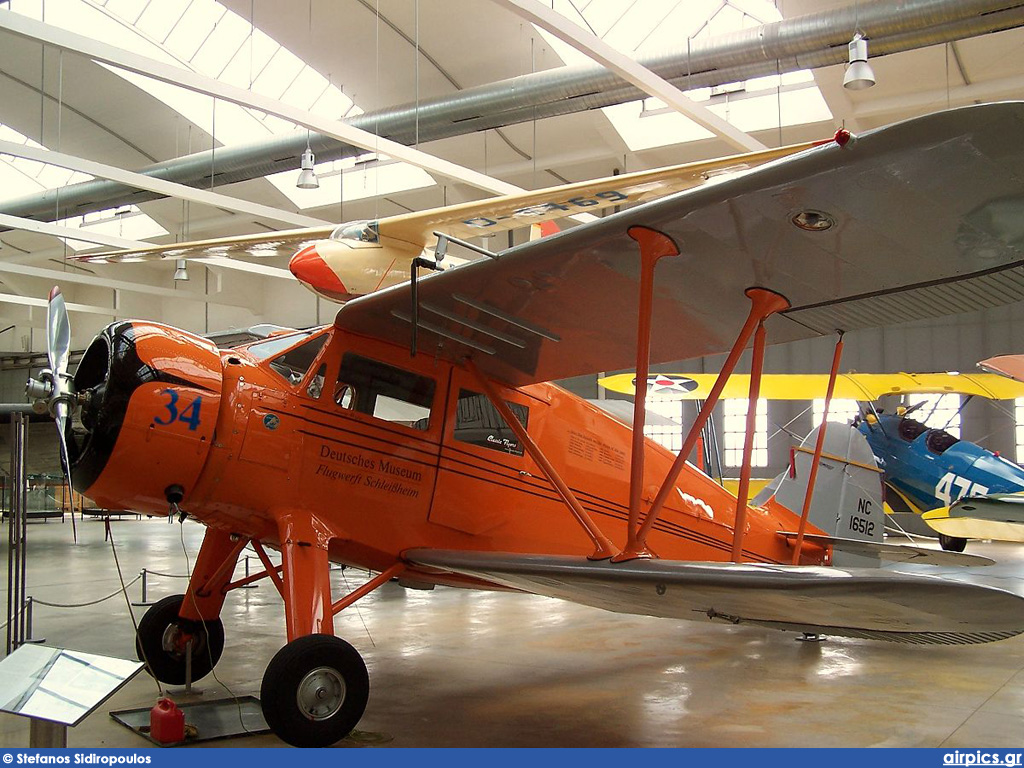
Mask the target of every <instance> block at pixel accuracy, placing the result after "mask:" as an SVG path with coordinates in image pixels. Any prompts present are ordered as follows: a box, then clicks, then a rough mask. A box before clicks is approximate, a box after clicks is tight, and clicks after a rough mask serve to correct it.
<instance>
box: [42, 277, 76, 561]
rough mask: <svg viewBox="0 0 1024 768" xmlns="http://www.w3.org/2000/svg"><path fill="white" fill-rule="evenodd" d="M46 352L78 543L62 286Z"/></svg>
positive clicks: (53, 295) (49, 317) (49, 319)
mask: <svg viewBox="0 0 1024 768" xmlns="http://www.w3.org/2000/svg"><path fill="white" fill-rule="evenodd" d="M46 354H47V357H48V358H49V360H50V370H51V371H52V372H53V393H52V398H53V399H52V400H51V403H52V408H53V418H54V421H55V422H56V423H57V437H58V439H59V440H60V463H61V468H62V469H63V470H64V477H65V479H66V480H67V483H68V491H69V492H70V493H71V534H72V536H73V537H74V540H75V543H76V544H77V543H78V527H77V525H76V524H75V490H74V485H72V484H71V457H70V456H69V455H68V440H67V429H68V423H69V421H70V418H71V408H70V405H69V404H68V401H67V400H66V399H64V396H65V395H67V394H68V393H69V392H70V390H71V387H69V386H68V379H67V374H68V361H69V359H70V357H71V321H70V320H69V319H68V308H67V305H66V304H65V303H64V295H63V294H62V293H61V292H60V286H56V285H55V286H54V287H53V290H51V291H50V303H49V305H48V307H47V310H46Z"/></svg>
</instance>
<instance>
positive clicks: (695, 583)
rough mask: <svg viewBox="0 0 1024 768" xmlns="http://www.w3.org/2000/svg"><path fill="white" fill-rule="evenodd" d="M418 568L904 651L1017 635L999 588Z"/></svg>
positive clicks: (669, 565)
mask: <svg viewBox="0 0 1024 768" xmlns="http://www.w3.org/2000/svg"><path fill="white" fill-rule="evenodd" d="M406 558H407V559H408V560H409V561H410V562H411V563H413V564H415V565H416V566H419V567H421V568H433V569H440V570H442V571H447V572H449V573H458V574H462V575H466V576H472V577H476V578H479V579H483V580H484V581H487V582H490V583H493V584H496V585H501V586H505V587H511V588H513V589H519V590H522V591H525V592H530V593H533V594H538V595H546V596H548V597H556V598H559V599H562V600H568V601H570V602H574V603H581V604H583V605H590V606H593V607H595V608H603V609H605V610H608V611H614V612H617V613H632V614H639V615H645V616H661V617H666V618H675V619H694V620H696V619H705V618H706V619H719V620H722V621H726V622H728V623H731V624H756V625H760V626H766V627H773V628H775V629H785V630H792V631H797V632H812V633H821V634H827V635H843V636H847V637H864V638H872V639H878V640H888V641H892V642H902V643H931V644H943V645H952V644H967V643H985V642H990V641H993V640H1001V639H1004V638H1007V637H1012V636H1014V635H1017V634H1020V633H1021V632H1024V598H1022V597H1020V596H1018V595H1016V594H1014V593H1012V592H1008V591H1005V590H1002V589H998V588H995V587H989V586H984V585H980V584H974V583H968V582H962V581H952V580H949V579H944V578H941V577H938V576H931V575H922V574H906V573H897V572H894V571H886V570H879V569H876V568H848V569H841V568H828V567H817V566H790V565H767V564H761V563H756V564H755V563H692V562H679V561H671V560H631V561H627V562H623V563H612V562H610V561H601V562H594V561H591V560H587V559H586V558H583V557H570V556H565V555H526V554H518V553H501V552H467V551H462V550H459V551H448V550H431V549H416V550H411V551H409V552H408V553H406Z"/></svg>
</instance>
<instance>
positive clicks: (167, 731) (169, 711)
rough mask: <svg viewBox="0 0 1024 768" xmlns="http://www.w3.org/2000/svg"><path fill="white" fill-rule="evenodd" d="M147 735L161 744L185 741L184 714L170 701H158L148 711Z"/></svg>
mask: <svg viewBox="0 0 1024 768" xmlns="http://www.w3.org/2000/svg"><path fill="white" fill-rule="evenodd" d="M149 735H150V736H152V737H153V739H154V740H155V741H159V742H160V743H161V744H171V743H173V742H176V741H184V740H185V713H184V712H182V711H181V710H180V709H178V707H177V705H175V703H174V702H173V701H171V700H170V699H160V700H159V701H157V703H156V706H155V707H153V708H152V709H151V710H149Z"/></svg>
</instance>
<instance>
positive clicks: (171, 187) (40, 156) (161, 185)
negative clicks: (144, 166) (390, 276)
mask: <svg viewBox="0 0 1024 768" xmlns="http://www.w3.org/2000/svg"><path fill="white" fill-rule="evenodd" d="M0 154H2V155H13V156H14V157H23V158H25V159H27V160H35V161H36V162H40V163H46V164H47V165H56V166H58V167H60V168H67V169H69V170H72V171H79V172H80V173H87V174H89V175H90V176H99V177H100V178H103V179H110V180H111V181H116V182H118V183H120V184H127V185H128V186H131V187H136V188H138V189H145V190H149V191H150V192H156V193H157V194H159V195H166V196H167V197H176V198H181V199H182V200H189V201H191V202H194V203H202V204H203V205H210V206H213V207H215V208H224V209H226V210H229V211H235V212H237V213H245V214H248V215H250V216H255V217H256V218H260V219H271V220H272V221H281V222H284V223H285V224H291V225H292V226H295V227H327V226H331V224H332V223H331V222H329V221H325V220H323V219H318V218H315V217H313V216H305V215H303V214H301V213H293V212H291V211H282V210H281V209H280V208H274V207H272V206H269V205H260V204H259V203H251V202H249V201H248V200H239V199H238V198H237V197H231V196H230V195H222V194H220V193H218V192H211V191H209V190H206V189H197V188H196V187H190V186H188V185H187V184H177V183H175V182H173V181H164V180H163V179H157V178H154V177H152V176H146V175H144V174H141V173H134V172H133V171H126V170H124V169H123V168H117V167H116V166H113V165H107V164H105V163H98V162H96V161H94V160H86V159H85V158H82V157H76V156H74V155H69V154H66V153H64V152H55V151H53V150H50V149H43V148H40V147H30V146H28V145H27V144H16V143H15V142H13V141H3V140H0Z"/></svg>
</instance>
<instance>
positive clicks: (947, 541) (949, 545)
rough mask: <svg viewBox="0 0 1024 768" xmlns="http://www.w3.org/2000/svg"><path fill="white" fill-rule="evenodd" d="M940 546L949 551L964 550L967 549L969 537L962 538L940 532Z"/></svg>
mask: <svg viewBox="0 0 1024 768" xmlns="http://www.w3.org/2000/svg"><path fill="white" fill-rule="evenodd" d="M939 546H940V547H942V548H943V549H944V550H946V551H947V552H963V551H964V550H965V549H967V539H961V538H958V537H957V536H947V535H946V534H944V533H940V534H939Z"/></svg>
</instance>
